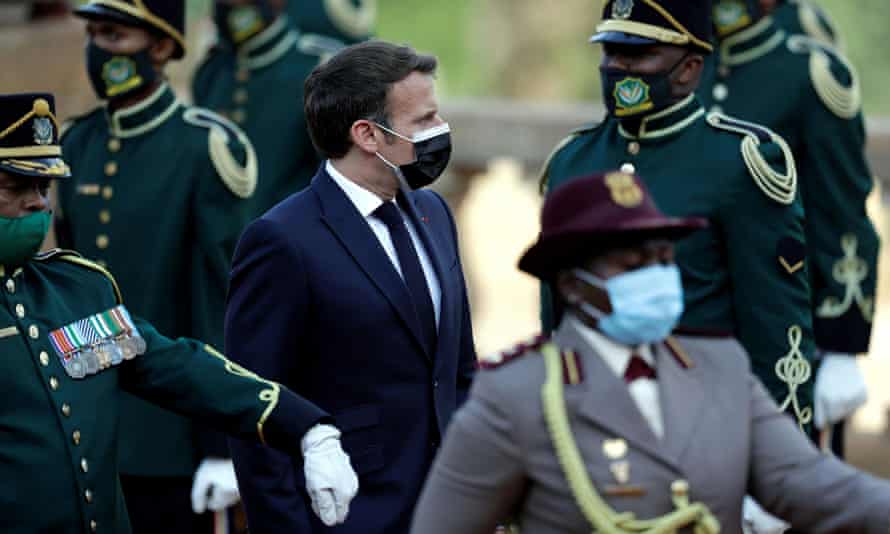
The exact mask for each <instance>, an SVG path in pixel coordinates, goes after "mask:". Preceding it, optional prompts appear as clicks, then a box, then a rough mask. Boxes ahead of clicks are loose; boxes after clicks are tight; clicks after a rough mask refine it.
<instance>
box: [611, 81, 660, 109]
mask: <svg viewBox="0 0 890 534" xmlns="http://www.w3.org/2000/svg"><path fill="white" fill-rule="evenodd" d="M612 96H613V97H614V98H615V115H616V116H618V117H623V116H625V115H633V114H635V113H639V112H641V111H646V110H649V109H651V108H652V107H653V106H654V104H653V103H652V101H651V100H650V99H649V85H648V84H647V83H646V82H644V81H643V80H642V79H640V78H630V77H628V78H625V79H623V80H621V81H620V82H618V83H617V84H615V91H614V92H613V93H612Z"/></svg>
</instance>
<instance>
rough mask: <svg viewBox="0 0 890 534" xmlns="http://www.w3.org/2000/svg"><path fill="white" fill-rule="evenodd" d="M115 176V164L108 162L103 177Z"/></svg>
mask: <svg viewBox="0 0 890 534" xmlns="http://www.w3.org/2000/svg"><path fill="white" fill-rule="evenodd" d="M115 174H117V163H116V162H114V161H109V162H108V163H106V164H105V176H114V175H115Z"/></svg>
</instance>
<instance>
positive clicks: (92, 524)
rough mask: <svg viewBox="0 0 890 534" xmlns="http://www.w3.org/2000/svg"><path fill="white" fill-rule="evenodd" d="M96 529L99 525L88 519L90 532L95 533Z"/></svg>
mask: <svg viewBox="0 0 890 534" xmlns="http://www.w3.org/2000/svg"><path fill="white" fill-rule="evenodd" d="M97 528H99V523H96V520H95V519H90V530H91V531H93V532H96V529H97Z"/></svg>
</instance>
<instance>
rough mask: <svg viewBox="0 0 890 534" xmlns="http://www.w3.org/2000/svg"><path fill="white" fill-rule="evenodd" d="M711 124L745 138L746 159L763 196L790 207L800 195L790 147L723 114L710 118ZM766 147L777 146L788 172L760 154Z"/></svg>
mask: <svg viewBox="0 0 890 534" xmlns="http://www.w3.org/2000/svg"><path fill="white" fill-rule="evenodd" d="M707 122H708V124H710V125H711V126H713V127H714V128H717V129H720V130H725V131H728V132H733V133H736V134H739V135H741V136H742V159H744V161H745V165H746V166H747V167H748V172H750V174H751V176H752V177H753V178H754V183H755V184H757V187H759V188H760V190H761V191H763V193H764V194H765V195H766V196H767V197H769V198H771V199H772V200H775V201H776V202H778V203H779V204H785V205H790V204H791V203H793V202H794V198H795V196H796V195H797V169H796V167H795V165H794V155H793V154H792V152H791V148H789V147H788V143H786V142H785V140H784V139H782V138H781V137H780V136H779V135H777V134H776V133H774V132H773V131H772V130H770V129H769V128H767V127H765V126H761V125H759V124H755V123H753V122H746V121H743V120H739V119H736V118H733V117H728V116H726V115H723V114H722V113H717V112H712V113H709V114H708V117H707ZM763 143H775V144H776V145H778V146H779V148H780V149H781V151H782V155H783V156H784V160H785V161H784V162H785V172H784V173H782V172H780V171H777V170H776V169H774V168H773V167H772V166H771V165H770V164H769V162H768V161H767V160H766V158H765V157H764V156H763V154H762V153H761V151H760V146H761V144H763Z"/></svg>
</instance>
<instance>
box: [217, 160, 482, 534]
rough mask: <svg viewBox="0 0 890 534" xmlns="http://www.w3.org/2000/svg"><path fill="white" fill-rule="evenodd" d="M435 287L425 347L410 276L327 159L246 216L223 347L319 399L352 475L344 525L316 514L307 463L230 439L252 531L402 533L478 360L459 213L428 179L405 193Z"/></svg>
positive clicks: (404, 206)
mask: <svg viewBox="0 0 890 534" xmlns="http://www.w3.org/2000/svg"><path fill="white" fill-rule="evenodd" d="M399 202H400V206H401V207H402V210H403V211H404V212H405V213H406V214H407V215H408V216H409V217H410V218H411V220H412V222H413V224H414V226H415V228H416V229H417V232H418V234H419V236H420V238H421V240H422V241H423V244H424V247H425V249H426V252H427V254H428V255H429V257H430V259H431V260H432V263H433V265H434V267H435V271H436V275H437V276H438V278H439V283H440V285H441V288H442V301H441V314H440V320H439V335H438V345H437V348H436V350H435V354H428V353H427V351H426V350H425V349H424V346H423V343H422V338H421V334H420V325H419V323H418V321H417V319H416V317H415V315H414V311H413V308H412V303H411V300H410V298H411V297H410V295H409V294H408V290H407V287H406V286H405V284H404V282H403V281H402V279H401V277H400V276H399V274H398V272H397V271H396V270H395V267H393V265H392V263H391V262H390V260H389V257H388V256H387V255H386V252H385V251H384V250H383V247H382V246H381V245H380V242H379V241H378V239H377V237H376V235H375V234H374V232H373V230H371V227H370V226H369V225H368V223H367V222H366V221H365V220H364V218H363V217H362V216H361V215H360V214H359V212H358V210H357V209H356V208H355V206H354V205H353V204H352V202H351V201H350V200H349V198H348V197H347V196H346V194H345V193H344V192H343V191H342V190H341V189H340V187H339V186H338V185H337V184H336V183H335V182H334V181H333V180H332V179H331V177H330V176H329V175H328V173H327V172H326V171H325V170H324V167H323V166H322V168H321V169H320V170H319V172H318V174H316V176H315V178H313V181H312V183H311V185H310V186H309V187H308V188H307V189H306V190H304V191H303V192H300V193H297V194H295V195H293V196H291V197H289V198H288V199H286V200H284V201H283V202H282V203H280V204H279V205H277V206H276V207H274V208H272V209H271V210H270V211H269V212H267V213H266V214H265V215H263V217H261V218H260V219H258V220H256V221H254V222H253V223H252V224H251V225H250V226H249V227H248V228H247V229H246V230H245V232H244V234H243V235H242V236H241V240H240V242H239V243H238V247H237V249H236V251H235V258H234V262H233V268H232V275H231V280H230V289H229V302H228V307H227V310H226V354H227V355H228V356H229V357H231V358H232V359H234V360H236V361H237V362H239V363H240V364H241V365H243V366H244V367H246V368H248V369H250V370H252V371H255V372H256V373H258V374H260V375H261V376H263V377H265V378H268V379H271V380H276V381H278V382H281V383H282V384H285V385H286V386H288V387H289V388H291V389H292V390H294V391H296V392H297V393H299V394H300V395H302V396H304V397H305V398H306V399H308V400H310V401H312V402H314V403H315V404H316V405H318V406H320V407H321V408H322V409H324V410H326V411H327V412H328V413H329V414H330V415H331V416H332V417H333V421H334V424H336V426H337V427H338V428H339V429H340V430H341V431H342V432H343V436H342V444H343V448H344V449H345V450H346V453H347V454H349V456H350V459H351V461H352V466H353V468H355V470H356V472H357V473H358V475H359V486H360V487H359V494H358V497H357V498H356V499H355V500H354V501H353V502H352V504H351V506H350V513H349V517H348V518H347V521H346V523H345V524H344V525H342V526H339V527H337V528H333V529H329V528H326V527H324V526H323V524H322V523H321V522H320V521H319V520H318V519H317V518H316V517H315V515H314V513H313V512H312V509H311V507H310V501H309V497H308V495H307V493H306V491H305V488H304V481H303V468H302V465H301V464H300V463H299V460H296V461H295V460H293V459H291V458H288V457H286V456H284V455H282V454H280V453H278V452H276V451H273V450H271V449H268V448H264V447H262V446H258V445H252V444H247V443H244V442H239V441H236V440H232V441H231V442H230V445H231V448H232V457H233V459H234V461H235V469H236V471H237V474H238V482H239V485H240V488H241V495H242V498H243V501H244V503H245V507H246V510H247V517H248V522H249V527H250V532H251V534H267V533H269V534H271V533H274V534H281V533H285V532H286V533H288V534H301V533H309V532H325V533H328V532H332V533H338V534H342V533H350V534H352V533H355V534H378V533H379V534H398V533H403V532H404V533H407V532H408V531H409V529H410V521H411V515H412V512H413V509H414V505H415V502H416V501H417V498H418V496H419V494H420V490H421V488H422V486H423V482H424V479H425V477H426V474H427V471H428V470H429V468H430V465H431V463H432V459H433V456H434V454H435V452H436V449H437V448H438V446H439V442H440V440H441V437H442V436H443V435H444V433H445V427H446V425H447V424H448V422H449V420H450V419H451V416H452V414H453V413H454V411H455V409H456V408H457V407H458V406H459V405H460V404H461V403H463V401H464V399H465V398H466V395H467V392H468V389H469V385H470V382H471V380H472V377H473V372H474V369H475V364H476V354H475V348H474V344H473V336H472V331H471V325H470V311H469V304H468V301H467V293H466V286H465V283H464V276H463V272H462V269H461V263H460V259H459V255H458V245H457V232H456V228H455V224H454V219H453V218H452V216H451V213H450V211H449V210H448V207H447V206H446V204H445V202H444V200H442V198H441V197H440V196H439V195H437V194H436V193H434V192H432V191H416V192H410V193H404V192H400V193H399Z"/></svg>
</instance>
